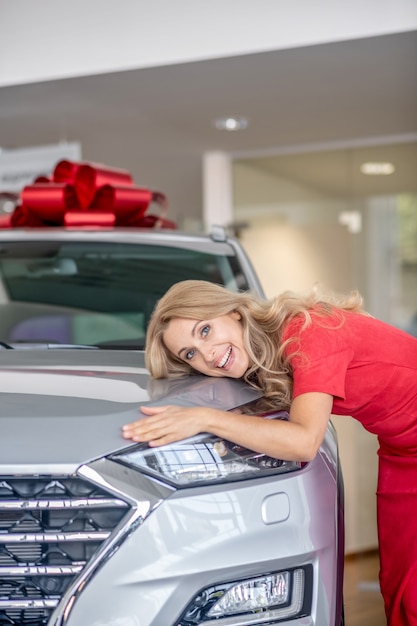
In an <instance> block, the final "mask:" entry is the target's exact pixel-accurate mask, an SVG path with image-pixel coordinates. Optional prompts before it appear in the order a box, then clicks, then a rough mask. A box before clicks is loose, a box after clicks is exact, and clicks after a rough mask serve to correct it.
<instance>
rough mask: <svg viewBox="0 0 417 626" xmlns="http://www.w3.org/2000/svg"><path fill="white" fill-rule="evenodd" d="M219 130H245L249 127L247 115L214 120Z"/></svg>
mask: <svg viewBox="0 0 417 626" xmlns="http://www.w3.org/2000/svg"><path fill="white" fill-rule="evenodd" d="M214 125H215V127H216V128H217V129H218V130H229V131H233V130H244V129H245V128H247V127H248V120H247V119H246V117H221V118H218V119H217V120H216V121H215V122H214Z"/></svg>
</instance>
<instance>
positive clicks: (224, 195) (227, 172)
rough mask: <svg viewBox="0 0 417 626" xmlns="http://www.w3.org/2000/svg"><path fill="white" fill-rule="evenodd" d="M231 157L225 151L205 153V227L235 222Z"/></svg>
mask: <svg viewBox="0 0 417 626" xmlns="http://www.w3.org/2000/svg"><path fill="white" fill-rule="evenodd" d="M232 188H233V181H232V165H231V158H230V156H229V155H228V154H227V153H225V152H206V153H205V154H204V155H203V221H204V227H205V229H206V230H207V229H210V227H211V226H214V225H217V226H227V225H229V224H231V223H232V222H233V192H232Z"/></svg>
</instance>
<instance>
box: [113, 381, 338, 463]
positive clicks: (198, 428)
mask: <svg viewBox="0 0 417 626" xmlns="http://www.w3.org/2000/svg"><path fill="white" fill-rule="evenodd" d="M332 404H333V397H332V396H331V395H328V394H325V393H305V394H302V395H300V396H298V397H297V398H295V400H294V401H293V403H292V406H291V410H290V419H289V421H285V420H269V419H265V418H262V417H258V416H256V415H243V414H241V413H233V412H225V411H219V410H217V409H210V408H206V407H193V408H184V407H178V406H162V407H148V406H145V407H142V412H143V413H144V414H145V415H147V417H144V418H142V419H140V420H137V421H135V422H132V423H131V424H126V425H125V426H124V427H123V437H124V438H125V439H131V440H132V441H147V442H148V443H149V445H150V446H151V447H153V446H161V445H165V444H168V443H172V442H174V441H179V440H180V439H186V438H188V437H192V436H194V435H197V434H198V433H202V432H208V433H212V434H213V435H217V436H218V437H222V438H224V439H228V440H229V441H233V442H234V443H237V444H239V445H241V446H244V447H246V448H249V449H251V450H255V451H257V452H263V453H265V454H268V455H269V456H272V457H276V458H280V459H284V460H291V461H311V460H312V459H314V457H315V456H316V454H317V451H318V449H319V447H320V444H321V442H322V441H323V437H324V434H325V432H326V428H327V424H328V421H329V418H330V413H331V409H332Z"/></svg>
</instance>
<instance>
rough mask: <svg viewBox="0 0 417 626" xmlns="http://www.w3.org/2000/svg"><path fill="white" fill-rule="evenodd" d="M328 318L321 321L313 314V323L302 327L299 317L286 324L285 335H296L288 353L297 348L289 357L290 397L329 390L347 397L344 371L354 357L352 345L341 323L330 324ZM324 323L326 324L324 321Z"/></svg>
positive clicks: (333, 393)
mask: <svg viewBox="0 0 417 626" xmlns="http://www.w3.org/2000/svg"><path fill="white" fill-rule="evenodd" d="M330 319H331V318H329V319H328V320H326V322H323V320H320V321H318V320H317V318H314V317H313V318H312V323H311V324H310V325H309V326H307V327H306V328H304V329H303V328H302V323H300V320H298V319H295V320H293V321H291V322H290V323H289V324H288V327H287V328H286V330H285V337H286V338H289V337H296V338H297V341H296V342H294V343H291V344H290V345H289V347H288V349H287V352H288V354H289V355H291V352H293V351H294V349H296V352H297V354H296V355H294V356H293V357H292V358H291V359H290V363H291V367H292V371H293V377H294V385H293V398H295V397H297V396H299V395H301V394H303V393H308V392H321V393H328V394H330V395H332V396H335V397H337V398H341V399H343V400H344V399H345V398H346V389H345V386H346V374H347V370H348V367H349V364H350V363H351V361H352V358H353V354H354V351H353V348H352V345H351V342H350V340H349V333H347V332H346V331H345V329H344V326H343V325H342V326H340V320H339V321H338V324H337V327H335V326H334V325H333V327H331V325H330V326H329V324H328V322H329V321H330ZM323 324H326V325H323Z"/></svg>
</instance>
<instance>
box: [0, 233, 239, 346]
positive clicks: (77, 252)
mask: <svg viewBox="0 0 417 626" xmlns="http://www.w3.org/2000/svg"><path fill="white" fill-rule="evenodd" d="M0 276H1V281H2V286H1V289H0V306H1V311H0V333H1V334H0V339H1V340H2V341H9V342H44V341H46V342H58V343H76V344H86V345H96V344H107V345H108V346H109V347H111V345H112V344H115V345H117V346H120V345H125V346H126V347H141V346H143V344H144V337H145V334H146V327H147V323H148V321H149V317H150V315H151V313H152V310H153V308H154V306H155V303H156V301H157V300H158V299H159V298H160V297H161V296H162V295H163V294H164V293H165V292H166V291H167V289H168V288H169V287H170V286H171V285H172V284H174V283H175V282H178V281H180V280H184V279H201V280H209V281H212V282H216V283H219V284H223V285H227V287H228V288H229V289H232V290H235V291H238V290H241V289H247V288H248V285H247V284H246V283H245V281H244V280H242V273H241V271H240V268H239V265H238V262H237V259H236V257H234V256H233V255H232V254H231V255H230V256H228V255H225V254H224V252H223V251H222V253H221V254H215V253H214V254H211V253H210V252H207V251H199V250H194V249H189V248H186V249H184V248H181V247H178V246H174V245H173V246H166V245H164V246H161V245H145V244H140V245H139V244H131V243H129V244H128V243H126V244H124V243H108V242H91V243H88V244H86V243H60V242H32V243H30V244H27V243H26V244H23V243H22V242H16V243H8V244H4V245H2V250H1V256H0Z"/></svg>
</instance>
